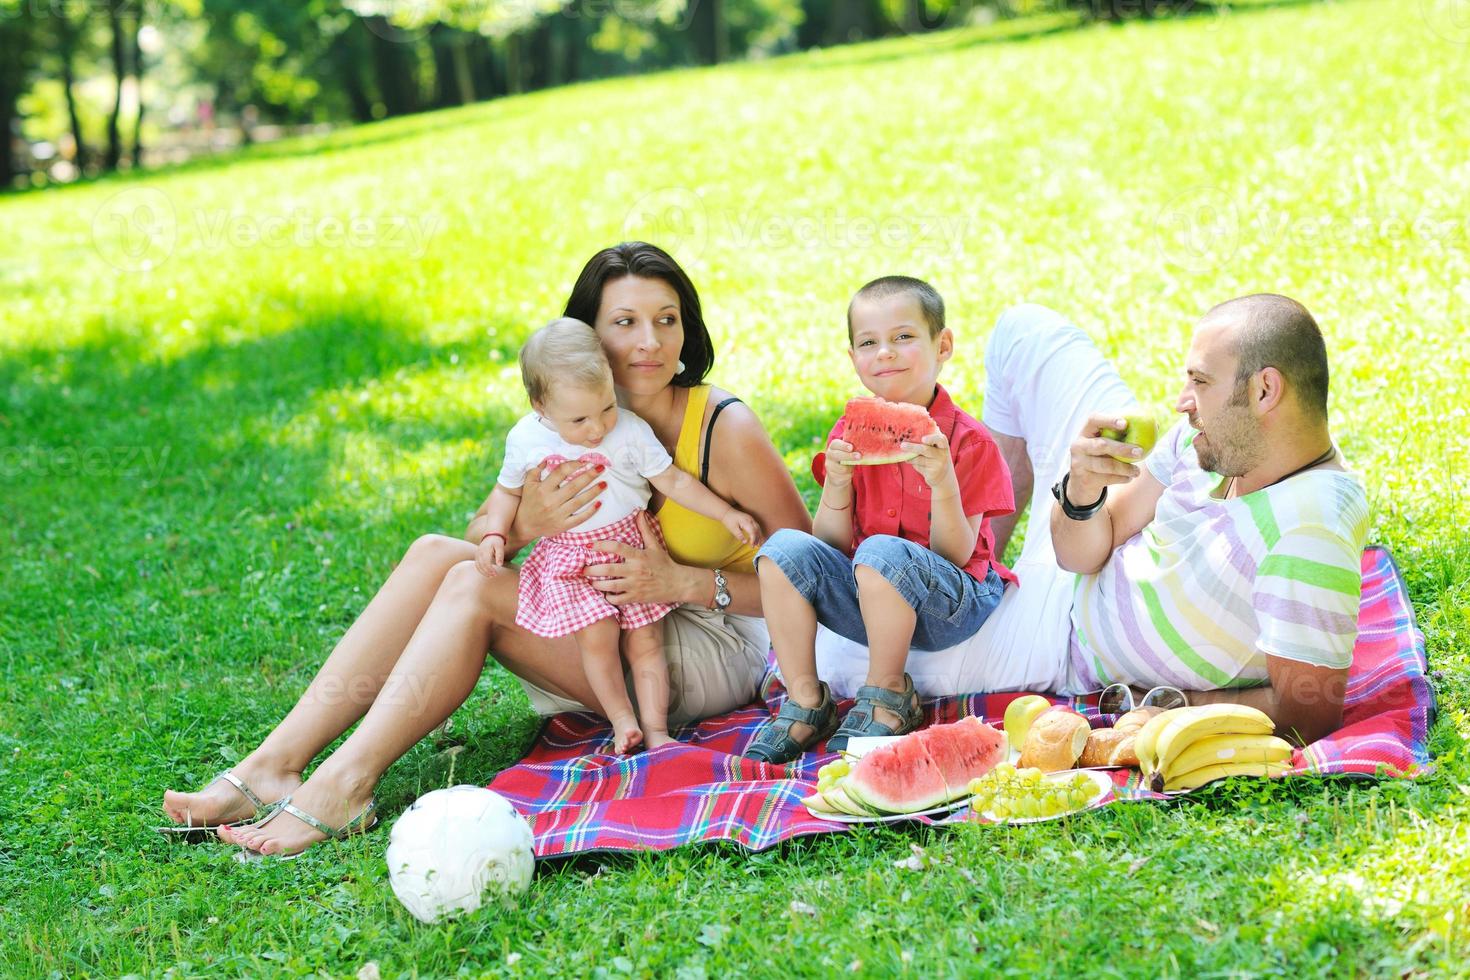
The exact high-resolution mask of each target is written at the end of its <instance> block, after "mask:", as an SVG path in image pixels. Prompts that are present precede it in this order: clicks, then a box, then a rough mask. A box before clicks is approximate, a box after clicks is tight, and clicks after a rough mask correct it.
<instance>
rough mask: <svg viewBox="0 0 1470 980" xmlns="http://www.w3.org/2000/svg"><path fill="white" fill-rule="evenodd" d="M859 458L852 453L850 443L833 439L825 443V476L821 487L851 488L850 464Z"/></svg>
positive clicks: (858, 454)
mask: <svg viewBox="0 0 1470 980" xmlns="http://www.w3.org/2000/svg"><path fill="white" fill-rule="evenodd" d="M861 457H862V454H861V453H855V452H853V451H852V443H850V442H847V441H845V440H842V439H833V440H832V441H831V442H829V443H827V474H826V478H825V479H824V480H823V481H822V483H823V485H824V486H828V487H835V488H836V489H838V490H840V489H842V488H843V487H849V486H852V464H853V462H854V461H855V460H857V459H860V458H861Z"/></svg>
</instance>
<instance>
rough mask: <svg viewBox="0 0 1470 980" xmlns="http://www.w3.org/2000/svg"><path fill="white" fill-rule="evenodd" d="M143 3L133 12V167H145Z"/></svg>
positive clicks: (135, 168) (138, 168)
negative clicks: (135, 96)
mask: <svg viewBox="0 0 1470 980" xmlns="http://www.w3.org/2000/svg"><path fill="white" fill-rule="evenodd" d="M143 9H144V8H143V5H141V4H140V5H139V6H138V7H137V10H136V12H135V13H134V14H133V65H132V68H133V71H132V74H133V91H135V92H137V93H138V115H137V118H135V119H134V120H133V169H134V170H142V169H143V109H144V103H143V45H142V44H140V43H139V41H138V37H139V35H140V34H142V33H143Z"/></svg>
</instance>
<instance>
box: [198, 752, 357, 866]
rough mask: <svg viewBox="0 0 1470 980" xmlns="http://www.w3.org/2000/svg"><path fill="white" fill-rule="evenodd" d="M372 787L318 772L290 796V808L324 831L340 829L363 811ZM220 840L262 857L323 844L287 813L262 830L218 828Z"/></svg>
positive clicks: (315, 832)
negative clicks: (315, 821)
mask: <svg viewBox="0 0 1470 980" xmlns="http://www.w3.org/2000/svg"><path fill="white" fill-rule="evenodd" d="M372 789H373V788H372V786H371V785H368V784H367V783H366V782H365V781H362V780H351V779H339V778H334V777H333V776H332V775H331V774H329V773H328V774H324V773H322V772H321V770H317V771H316V772H314V773H312V776H311V778H310V779H308V780H307V781H306V782H305V783H302V784H301V788H300V789H298V790H297V791H296V792H294V793H292V794H291V804H292V805H293V806H296V807H298V808H300V809H301V810H303V811H304V812H306V813H309V814H311V815H312V816H313V817H316V818H317V819H318V820H320V821H321V822H322V823H324V824H326V825H327V826H328V827H341V826H343V825H344V824H347V823H348V822H350V821H351V820H353V819H354V818H356V817H357V816H358V815H359V814H360V813H362V812H363V811H364V810H365V809H367V805H368V803H370V802H371V801H372V798H373V792H372ZM219 836H220V840H222V841H225V842H226V843H229V844H238V845H240V846H241V847H243V848H245V849H246V850H250V851H255V852H257V853H259V854H265V855H289V854H297V853H299V852H301V851H304V850H306V849H307V848H308V847H310V846H311V845H313V844H317V843H320V842H321V841H323V840H325V839H326V838H325V835H323V834H322V832H321V831H319V830H317V829H315V828H314V827H310V826H308V825H306V824H304V823H302V822H301V821H300V820H298V819H296V818H295V817H293V816H291V814H289V813H279V814H277V815H276V816H274V817H272V818H271V820H270V821H269V822H268V823H266V824H265V825H264V826H262V827H251V826H248V825H247V826H244V827H221V828H220V830H219Z"/></svg>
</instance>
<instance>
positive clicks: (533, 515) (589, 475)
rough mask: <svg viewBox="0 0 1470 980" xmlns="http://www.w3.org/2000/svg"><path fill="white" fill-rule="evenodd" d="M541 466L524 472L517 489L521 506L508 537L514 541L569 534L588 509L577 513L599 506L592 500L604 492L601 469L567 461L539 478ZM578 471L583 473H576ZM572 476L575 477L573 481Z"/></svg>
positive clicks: (598, 503)
mask: <svg viewBox="0 0 1470 980" xmlns="http://www.w3.org/2000/svg"><path fill="white" fill-rule="evenodd" d="M544 466H545V462H544V461H543V462H542V463H538V464H537V465H536V467H535V469H533V470H530V471H529V472H527V473H526V482H525V485H524V486H522V487H521V503H520V506H519V507H517V508H516V519H515V529H514V532H513V534H512V537H514V538H515V539H516V540H518V541H530V540H532V539H534V538H541V537H549V536H550V535H553V534H560V533H561V532H562V531H569V530H571V529H572V528H574V527H576V526H577V525H578V524H581V523H582V522H583V521H584V520H586V519H587V517H588V516H589V515H590V514H591V510H589V511H587V512H586V513H580V514H579V513H578V511H580V510H582V508H584V507H587V506H588V505H589V504H590V505H591V506H592V508H593V509H596V508H597V507H600V506H602V504H601V502H600V501H598V500H597V499H596V498H597V496H598V495H599V494H600V493H602V491H603V490H605V489H607V481H605V480H604V479H603V478H602V472H603V469H604V467H602V466H587V465H586V464H585V463H583V462H581V461H580V460H575V459H569V460H567V461H566V462H564V463H560V464H558V465H557V466H555V467H553V468H552V469H551V470H550V472H548V473H547V474H546V476H545V478H544V479H543V478H542V476H541V472H542V468H543V467H544ZM578 470H582V471H583V472H581V473H577V471H578ZM573 474H577V475H576V477H575V478H573Z"/></svg>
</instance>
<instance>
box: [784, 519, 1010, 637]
mask: <svg viewBox="0 0 1470 980" xmlns="http://www.w3.org/2000/svg"><path fill="white" fill-rule="evenodd" d="M767 558H769V559H770V560H771V561H773V562H775V563H776V567H777V568H779V569H781V571H782V572H783V573H785V575H786V578H787V580H788V581H789V582H790V583H791V584H792V585H793V586H795V587H796V591H798V592H800V593H801V595H802V597H803V598H805V599H806V601H807V602H809V603H811V605H812V608H813V609H815V610H816V613H817V622H819V623H821V624H822V625H823V626H825V627H827V628H828V629H829V630H831V631H832V632H834V633H838V634H840V635H842V636H845V637H847V638H848V639H849V640H852V641H853V642H854V643H862V644H864V645H866V644H867V642H868V631H867V629H866V628H864V626H863V612H862V608H861V607H860V606H859V605H858V589H857V577H856V575H855V574H854V572H853V569H854V567H856V566H857V565H867V566H869V567H871V568H873V569H874V570H875V571H877V572H878V573H879V574H881V575H882V576H883V577H884V578H885V579H886V580H888V582H890V583H892V585H893V587H894V588H895V589H897V590H898V592H899V594H900V595H902V596H903V597H904V599H905V600H906V601H907V602H908V604H909V605H910V606H911V607H913V610H914V612H915V613H916V614H917V616H918V622H917V623H916V624H915V626H914V639H913V642H912V644H911V646H912V647H913V648H914V649H916V650H945V649H948V648H949V647H952V646H954V645H955V644H956V643H960V642H961V641H963V640H967V639H969V638H970V637H972V636H974V635H975V634H976V633H977V632H979V630H980V627H981V626H982V625H983V624H984V623H985V620H986V618H987V617H989V615H990V613H991V612H992V611H993V610H994V609H995V607H996V606H998V605H999V604H1000V597H1001V595H1002V594H1003V593H1004V592H1005V580H1004V579H1002V578H1001V577H1000V575H999V574H997V573H996V571H995V569H994V568H992V569H990V570H989V571H987V572H986V574H985V580H984V581H983V582H981V581H977V580H976V579H975V577H974V576H972V575H970V574H969V573H968V572H964V571H961V570H960V569H959V568H958V567H956V566H955V565H954V564H953V563H952V562H950V561H948V560H946V559H944V558H941V557H940V556H939V555H936V554H935V553H934V552H932V551H930V550H929V549H928V548H925V547H923V546H922V545H917V544H914V543H913V542H912V541H908V540H906V539H904V538H899V537H894V536H892V535H888V534H878V535H874V536H873V537H871V538H867V539H865V540H864V541H863V543H862V544H860V545H858V548H857V553H856V554H854V555H853V556H852V557H851V558H849V557H847V555H845V554H843V553H842V552H840V551H838V550H837V549H836V548H834V547H832V546H831V545H830V544H828V543H827V542H825V541H823V540H821V539H820V538H817V537H813V536H812V535H810V534H807V533H805V532H803V531H797V530H793V529H791V528H783V529H782V530H780V531H777V532H776V533H775V534H773V535H771V537H770V539H769V540H767V541H766V543H765V544H764V545H763V546H762V547H761V550H760V554H759V555H757V556H756V562H757V563H759V562H760V561H762V560H763V559H767Z"/></svg>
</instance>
